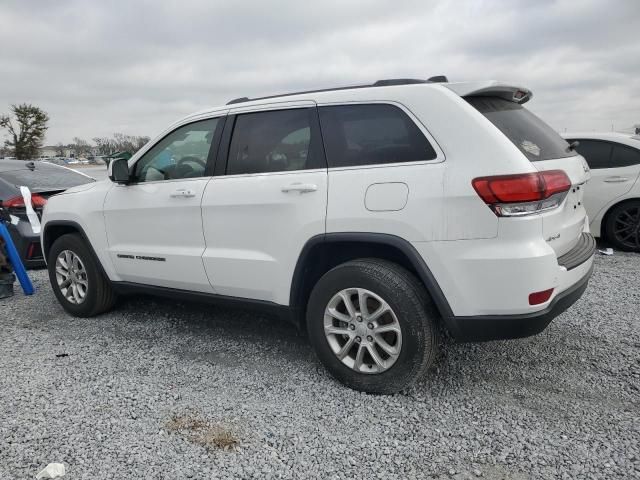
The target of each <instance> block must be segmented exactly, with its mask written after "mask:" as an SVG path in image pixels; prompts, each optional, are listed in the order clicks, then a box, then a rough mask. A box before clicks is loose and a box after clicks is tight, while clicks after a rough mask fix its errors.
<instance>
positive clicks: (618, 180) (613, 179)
mask: <svg viewBox="0 0 640 480" xmlns="http://www.w3.org/2000/svg"><path fill="white" fill-rule="evenodd" d="M627 180H629V179H628V178H627V177H619V176H615V177H607V178H605V179H604V181H605V182H607V183H622V182H626V181H627Z"/></svg>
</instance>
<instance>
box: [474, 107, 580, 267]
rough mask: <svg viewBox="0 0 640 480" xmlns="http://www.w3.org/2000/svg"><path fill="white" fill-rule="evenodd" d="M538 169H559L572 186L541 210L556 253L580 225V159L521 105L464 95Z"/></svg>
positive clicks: (570, 244)
mask: <svg viewBox="0 0 640 480" xmlns="http://www.w3.org/2000/svg"><path fill="white" fill-rule="evenodd" d="M467 101H468V102H469V103H470V104H471V105H473V106H474V107H475V108H476V109H477V110H478V111H480V113H482V114H483V115H484V116H485V117H486V118H487V119H488V120H489V121H491V122H492V123H493V124H494V125H495V126H496V127H498V129H500V131H502V133H503V134H504V135H505V136H506V137H507V138H508V139H509V140H511V142H512V143H513V144H514V145H515V146H516V147H518V149H519V150H520V151H521V152H522V154H523V155H525V156H526V157H527V158H528V159H529V161H530V162H531V164H532V165H533V166H534V167H535V168H536V169H537V170H538V171H540V172H541V171H545V170H562V171H564V172H565V173H566V174H567V176H568V177H569V179H570V180H571V185H572V188H571V189H570V190H569V192H568V194H567V196H566V198H565V200H564V201H563V203H562V205H561V206H560V207H559V208H556V209H553V210H550V211H548V212H545V213H542V214H541V215H542V233H543V235H544V238H545V239H546V241H547V243H548V244H549V246H551V248H553V249H554V251H555V252H556V254H557V256H561V255H563V254H565V253H566V252H568V251H569V250H571V249H572V248H573V247H574V246H575V245H576V243H577V242H578V240H579V238H580V236H581V234H582V232H583V230H584V228H585V218H586V211H585V208H584V202H583V200H584V191H585V184H586V182H587V181H588V180H589V178H590V174H589V168H588V166H587V164H586V162H585V161H584V159H583V158H582V157H581V156H580V155H578V154H577V153H576V152H575V151H574V150H572V149H570V148H569V144H568V143H567V142H566V141H565V140H564V139H563V138H562V137H561V136H560V135H559V134H558V133H557V132H556V131H554V130H553V129H552V128H551V127H550V126H549V125H547V124H546V123H545V122H543V121H542V120H541V119H539V118H538V117H537V116H535V115H534V114H533V113H531V112H530V111H529V110H527V109H526V108H524V107H523V106H522V105H520V104H518V103H515V102H512V101H508V100H505V99H503V98H498V97H493V96H490V97H485V96H479V97H468V98H467Z"/></svg>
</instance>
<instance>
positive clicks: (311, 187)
mask: <svg viewBox="0 0 640 480" xmlns="http://www.w3.org/2000/svg"><path fill="white" fill-rule="evenodd" d="M316 190H318V186H317V185H315V184H313V183H292V184H291V185H287V186H286V187H282V192H283V193H289V192H299V193H309V192H315V191H316Z"/></svg>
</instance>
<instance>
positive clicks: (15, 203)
mask: <svg viewBox="0 0 640 480" xmlns="http://www.w3.org/2000/svg"><path fill="white" fill-rule="evenodd" d="M46 203H47V199H46V198H44V197H43V196H41V195H38V194H37V193H34V194H32V195H31V206H32V207H33V208H42V207H44V206H45V204H46ZM2 206H3V207H5V208H8V209H18V210H20V209H23V208H25V205H24V198H22V197H12V198H9V199H8V200H4V201H3V202H2Z"/></svg>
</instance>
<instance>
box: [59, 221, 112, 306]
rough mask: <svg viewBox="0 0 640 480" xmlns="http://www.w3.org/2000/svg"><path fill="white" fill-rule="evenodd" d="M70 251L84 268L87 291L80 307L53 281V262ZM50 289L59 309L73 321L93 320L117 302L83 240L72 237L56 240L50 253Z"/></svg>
mask: <svg viewBox="0 0 640 480" xmlns="http://www.w3.org/2000/svg"><path fill="white" fill-rule="evenodd" d="M65 250H69V251H71V252H73V253H74V254H75V255H76V256H77V257H78V258H79V259H80V260H81V261H82V263H83V264H84V269H85V271H86V280H87V290H86V296H85V298H84V300H83V301H82V302H81V303H72V302H70V301H69V300H68V299H67V298H66V297H65V296H64V294H63V293H62V290H61V289H60V287H59V286H58V281H57V279H56V259H57V258H58V255H59V254H60V253H61V252H63V251H65ZM47 266H48V270H49V280H50V281H51V288H52V289H53V293H54V294H55V296H56V298H57V299H58V301H59V302H60V305H62V307H63V308H64V309H65V310H66V311H67V313H69V314H71V315H73V316H74V317H93V316H95V315H99V314H100V313H103V312H106V311H108V310H110V309H111V308H112V307H113V305H114V304H115V302H116V295H115V293H114V291H113V289H112V287H111V283H110V282H109V279H108V278H107V277H106V276H105V275H104V273H103V272H102V269H101V268H100V265H98V262H97V260H96V259H95V257H94V255H93V253H92V252H91V251H90V249H89V247H88V246H87V244H86V243H85V241H84V240H83V238H82V237H81V236H80V235H78V234H75V233H71V234H67V235H63V236H61V237H60V238H58V239H57V240H56V241H55V242H53V245H52V246H51V249H50V251H49V257H48V261H47Z"/></svg>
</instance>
